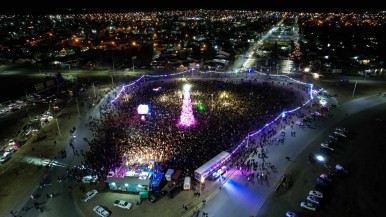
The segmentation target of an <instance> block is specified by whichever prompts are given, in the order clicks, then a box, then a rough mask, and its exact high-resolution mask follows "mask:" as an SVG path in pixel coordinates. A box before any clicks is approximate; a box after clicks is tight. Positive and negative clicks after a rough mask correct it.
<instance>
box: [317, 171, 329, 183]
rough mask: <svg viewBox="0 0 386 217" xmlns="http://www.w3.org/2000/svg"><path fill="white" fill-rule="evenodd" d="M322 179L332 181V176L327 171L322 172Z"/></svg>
mask: <svg viewBox="0 0 386 217" xmlns="http://www.w3.org/2000/svg"><path fill="white" fill-rule="evenodd" d="M319 177H320V178H321V179H323V180H324V181H325V182H328V183H332V179H331V177H330V176H328V175H327V174H325V173H322V174H320V176H319Z"/></svg>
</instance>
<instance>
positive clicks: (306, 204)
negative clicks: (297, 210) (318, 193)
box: [300, 202, 316, 211]
mask: <svg viewBox="0 0 386 217" xmlns="http://www.w3.org/2000/svg"><path fill="white" fill-rule="evenodd" d="M300 207H302V208H304V209H308V210H311V211H315V210H316V205H314V204H313V203H310V202H300Z"/></svg>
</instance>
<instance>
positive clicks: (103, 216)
mask: <svg viewBox="0 0 386 217" xmlns="http://www.w3.org/2000/svg"><path fill="white" fill-rule="evenodd" d="M92 210H93V211H94V212H95V213H96V214H97V215H99V216H101V217H108V216H110V212H109V211H107V210H106V209H105V208H103V207H102V206H101V205H97V206H95V207H94V208H93V209H92Z"/></svg>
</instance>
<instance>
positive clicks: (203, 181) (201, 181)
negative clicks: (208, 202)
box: [200, 177, 205, 196]
mask: <svg viewBox="0 0 386 217" xmlns="http://www.w3.org/2000/svg"><path fill="white" fill-rule="evenodd" d="M204 183H205V177H201V180H200V196H201V190H202V185H203V184H204Z"/></svg>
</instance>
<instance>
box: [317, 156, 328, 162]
mask: <svg viewBox="0 0 386 217" xmlns="http://www.w3.org/2000/svg"><path fill="white" fill-rule="evenodd" d="M315 158H316V160H318V161H319V162H321V163H325V162H326V158H325V157H324V156H322V155H316V156H315Z"/></svg>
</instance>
